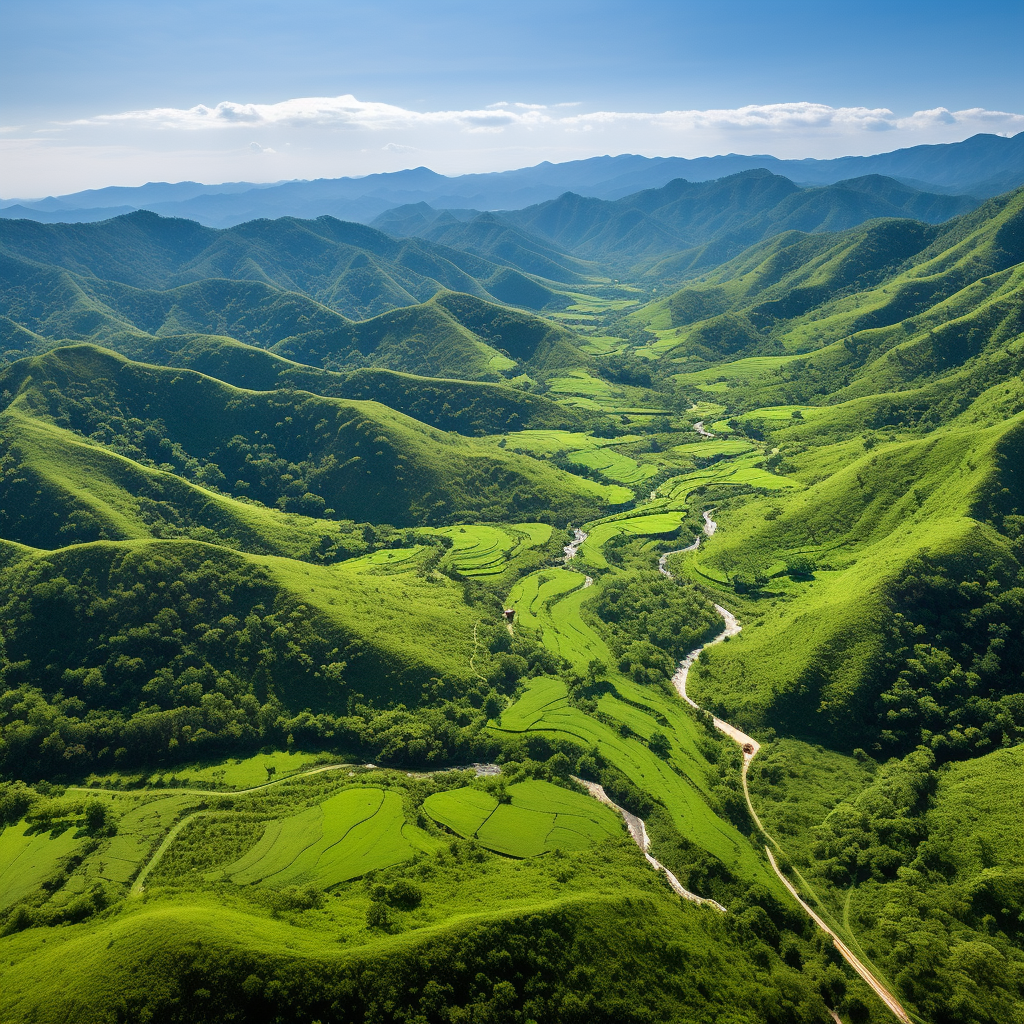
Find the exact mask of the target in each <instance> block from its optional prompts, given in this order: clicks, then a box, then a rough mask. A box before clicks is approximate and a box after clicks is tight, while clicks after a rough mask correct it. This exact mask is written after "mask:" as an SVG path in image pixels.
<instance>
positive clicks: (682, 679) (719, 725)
mask: <svg viewBox="0 0 1024 1024" xmlns="http://www.w3.org/2000/svg"><path fill="white" fill-rule="evenodd" d="M712 511H713V510H712ZM704 524H705V525H704V532H705V534H707V536H709V537H710V536H711V535H712V534H714V532H715V530H717V529H718V524H717V523H716V522H715V521H714V520H713V519H712V518H711V516H710V514H709V513H708V512H705V513H704ZM698 540H699V538H698ZM695 549H696V544H694V545H691V546H690V548H685V549H683V550H695ZM674 553H675V552H670V554H674ZM667 558H668V555H665V556H663V558H662V561H660V562H659V565H658V568H659V569H660V570H661V572H662V573H663V574H664V575H665V576H668V577H669V578H670V579H671V578H672V574H671V573H670V572H669V571H668V569H667V567H666V566H665V564H664V563H665V561H666V560H667ZM715 611H717V612H718V614H719V615H721V616H722V621H723V622H724V624H725V628H724V629H723V630H722V632H721V633H719V634H718V635H717V636H716V637H715V638H714V639H713V640H710V641H708V643H706V644H704V645H703V646H702V647H698V648H697V650H695V651H691V652H690V653H689V654H688V655H687V656H686V657H685V658H684V659H683V660H682V661H681V662H680V663H679V668H678V670H677V671H676V674H675V675H674V676H673V677H672V685H673V686H675V688H676V692H677V693H678V694H679V696H680V697H682V699H683V700H685V701H686V703H687V704H689V705H690V706H691V707H694V708H697V709H698V710H702V709H701V707H700V705H699V704H698V703H697V702H696V701H695V700H694V699H693V698H692V697H690V696H689V695H688V694H687V692H686V678H687V676H688V675H689V672H690V669H691V668H692V666H693V664H694V663H695V662H696V661H697V659H698V658H699V657H700V655H701V652H702V651H703V650H704V649H705V648H707V647H711V646H712V645H714V644H718V643H721V642H722V641H723V640H725V639H726V638H727V637H731V636H736V635H737V634H738V633H739V632H740V630H741V629H742V628H743V627H742V626H740V624H739V622H738V621H737V620H736V616H735V615H733V614H732V612H730V611H729V610H728V609H726V608H723V607H722V606H721V605H719V604H716V605H715ZM714 723H715V728H716V729H719V730H720V731H721V732H724V733H725V734H726V735H727V736H729V737H730V738H731V739H732V740H734V741H735V742H736V743H738V744H739V745H740V748H741V749H742V751H743V796H744V799H745V800H746V802H747V810H748V811H749V812H750V817H751V819H752V820H753V821H754V823H755V824H756V825H757V828H758V830H759V831H760V832H761V834H762V835H763V836H764V837H765V839H767V840H768V842H769V843H771V844H772V845H773V846H774V847H775V849H776V850H778V851H779V852H780V853H781V852H782V848H781V847H780V846H779V844H778V843H777V842H776V841H775V839H774V838H773V837H772V836H771V835H770V834H769V832H768V830H767V829H766V828H765V827H764V825H763V824H762V823H761V819H760V818H759V817H758V816H757V812H756V811H755V810H754V805H753V803H752V802H751V800H750V790H749V788H748V787H747V770H748V769H749V768H750V762H751V761H753V760H754V758H755V757H756V756H757V752H758V751H759V750H760V749H761V745H760V744H759V743H758V742H757V740H755V739H754V738H753V737H751V736H748V735H747V734H746V733H744V732H743V731H741V730H740V729H737V728H736V726H734V725H730V724H729V723H728V722H726V721H723V720H722V719H721V718H715V719H714ZM764 849H765V853H767V854H768V861H769V863H770V864H771V866H772V869H773V870H774V871H775V874H776V875H778V876H779V878H780V879H781V881H782V884H783V885H784V886H785V887H786V889H787V890H788V891H789V893H790V894H791V895H792V897H793V898H794V899H795V900H796V901H797V902H798V903H799V904H800V906H801V907H802V908H803V910H804V911H805V912H806V913H807V914H808V916H809V917H810V918H811V920H812V921H814V923H815V924H816V925H817V926H818V927H819V928H821V929H822V931H824V932H826V933H827V934H828V935H829V936H831V938H832V941H833V942H834V943H835V947H836V949H837V950H838V951H839V953H840V955H841V956H842V957H843V959H844V960H845V961H846V962H847V963H848V964H849V965H850V966H851V967H852V968H853V970H854V971H856V972H857V974H858V975H860V977H861V978H863V979H864V981H865V982H867V984H868V985H869V986H870V987H871V990H872V991H873V992H874V993H875V995H877V996H878V998H879V999H881V1000H882V1002H883V1003H884V1004H885V1005H886V1007H888V1009H889V1010H890V1011H891V1012H892V1014H893V1015H894V1016H895V1017H896V1019H897V1020H899V1021H900V1024H913V1021H912V1020H911V1018H910V1017H909V1015H908V1014H907V1011H906V1010H904V1009H903V1007H902V1006H901V1005H900V1002H899V1000H898V999H897V998H896V997H895V996H894V995H893V994H892V993H891V992H890V991H889V990H888V989H887V988H886V987H885V985H883V984H882V982H881V981H879V980H878V978H877V977H876V976H875V975H874V974H873V973H872V972H871V970H870V969H869V968H868V967H866V966H865V965H864V964H863V963H862V962H861V960H860V959H859V958H858V957H857V956H856V955H855V954H854V952H853V951H852V950H851V949H850V947H849V946H847V945H846V943H844V942H843V940H842V939H840V938H839V936H838V935H837V934H836V933H835V931H833V929H832V928H830V927H829V926H828V925H827V924H826V923H825V922H824V921H823V920H822V919H821V917H820V916H819V915H818V914H816V913H815V912H814V911H813V910H812V909H811V908H810V907H809V906H808V905H807V904H806V903H805V902H804V900H803V899H802V898H801V896H800V893H799V892H797V890H796V887H795V886H794V885H793V883H792V882H791V881H790V880H789V879H788V878H787V877H786V876H785V874H783V872H782V870H781V869H780V868H779V865H778V863H777V862H776V860H775V856H774V855H773V854H772V851H771V849H770V848H769V847H768V846H767V845H766V846H765V848H764ZM833 1019H837V1020H838V1017H836V1015H835V1014H834V1013H833Z"/></svg>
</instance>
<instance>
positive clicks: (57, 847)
mask: <svg viewBox="0 0 1024 1024" xmlns="http://www.w3.org/2000/svg"><path fill="white" fill-rule="evenodd" d="M77 831H78V830H77V829H75V828H67V829H65V830H64V831H62V832H61V833H60V834H59V835H52V834H51V833H49V832H36V831H35V830H34V829H32V828H31V826H29V825H20V826H18V825H16V826H12V827H10V828H5V829H4V830H3V832H0V876H2V877H3V879H4V885H3V888H2V890H0V910H5V909H6V908H7V907H9V906H10V905H11V904H12V903H16V902H17V901H18V900H20V899H22V898H23V897H24V896H27V895H29V894H30V893H32V892H33V891H34V890H36V889H37V888H38V887H39V886H40V885H41V884H42V883H43V882H45V881H47V880H48V879H49V878H50V876H51V875H53V874H54V872H55V871H56V869H57V866H58V864H59V863H60V861H62V860H63V859H64V858H65V857H67V856H69V855H70V854H72V853H74V851H75V849H76V848H77V847H78V846H80V845H81V844H82V837H81V836H79V835H77V834H76V833H77Z"/></svg>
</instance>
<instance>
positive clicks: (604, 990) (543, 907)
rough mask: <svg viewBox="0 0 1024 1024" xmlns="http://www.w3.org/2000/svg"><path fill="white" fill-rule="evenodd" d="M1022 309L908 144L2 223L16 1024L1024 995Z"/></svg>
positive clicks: (1, 428) (953, 1020) (866, 1004)
mask: <svg viewBox="0 0 1024 1024" xmlns="http://www.w3.org/2000/svg"><path fill="white" fill-rule="evenodd" d="M424 207H425V208H424ZM456 214H458V216H456ZM1022 289H1024V190H1022V189H1020V188H1018V189H1016V190H1015V191H1009V192H1002V193H1001V194H995V195H981V194H973V195H971V196H967V195H963V196H960V195H953V194H951V193H948V192H947V193H926V192H924V191H923V190H922V189H921V188H915V187H912V186H910V185H907V184H906V183H905V182H902V181H896V180H894V179H889V178H882V177H881V176H880V175H878V174H871V175H869V177H865V178H858V179H853V180H850V179H847V180H845V181H842V180H841V181H838V182H821V183H819V184H815V185H814V186H813V187H812V186H810V185H806V184H804V185H797V184H795V183H794V182H793V181H791V180H790V179H789V178H784V177H782V176H781V174H777V173H772V172H771V171H769V170H764V169H751V168H745V169H739V173H734V174H732V175H731V177H725V178H719V179H715V180H710V181H697V182H688V181H680V180H678V179H677V180H672V181H669V182H668V183H667V184H666V183H659V184H657V185H655V186H654V187H647V188H645V189H644V190H639V189H638V190H636V191H632V192H627V193H624V194H621V195H608V196H604V197H596V196H581V195H576V194H574V193H567V194H564V195H561V196H560V197H559V198H552V199H545V200H544V201H542V202H540V203H539V204H537V205H534V206H530V207H523V208H521V209H518V210H506V211H500V212H497V213H494V212H491V213H488V212H483V213H478V212H477V211H459V210H454V208H453V210H452V211H449V212H447V213H446V212H445V210H443V209H434V208H433V207H431V206H428V205H427V204H426V203H421V204H419V205H418V206H417V205H416V204H408V205H406V206H399V207H396V208H393V209H390V210H387V211H384V212H381V213H380V214H379V216H377V220H376V221H375V222H374V226H367V225H364V224H356V223H350V222H346V221H341V220H336V219H334V218H333V217H328V216H319V217H317V218H316V219H308V220H302V219H298V218H296V217H291V216H284V217H281V218H279V219H277V220H251V221H246V222H242V223H239V224H237V225H233V226H230V227H225V228H214V227H204V226H201V225H200V224H198V223H196V222H194V221H186V220H176V219H171V218H169V217H162V216H158V215H157V214H156V213H151V212H145V211H136V212H132V213H128V214H126V215H123V216H118V217H115V218H113V219H109V220H100V221H96V222H95V223H75V224H73V223H53V224H49V223H36V222H35V221H30V220H18V219H12V218H4V219H2V220H0V337H2V341H3V344H2V349H0V351H2V355H3V359H2V364H0V827H2V831H0V875H2V878H3V883H2V885H0V992H2V993H3V994H2V995H0V1018H2V1019H3V1020H10V1021H30V1020H47V1021H51V1020H52V1021H76V1022H91V1021H97V1022H100V1021H103V1022H106V1021H119V1020H153V1021H162V1020H168V1021H170V1020H193V1021H206V1020H215V1019H216V1020H221V1021H232V1020H238V1021H248V1020H268V1021H273V1020H282V1021H283V1020H289V1021H305V1022H309V1024H312V1022H314V1021H327V1020H338V1021H349V1020H351V1021H357V1020H358V1021H402V1022H406V1024H426V1022H429V1024H440V1022H462V1021H465V1022H468V1021H478V1022H491V1021H493V1022H502V1024H504V1022H516V1024H529V1022H531V1021H533V1022H543V1021H567V1022H569V1021H581V1020H588V1021H595V1022H608V1024H612V1022H616V1024H618V1022H636V1024H640V1022H649V1021H666V1022H667V1021H701V1022H708V1024H739V1022H741V1021H742V1022H756V1024H828V1022H834V1021H836V1020H838V1021H840V1022H841V1024H867V1022H870V1024H888V1022H891V1021H893V1020H899V1021H901V1022H903V1024H909V1022H914V1024H1024V1016H1022V1011H1021V1007H1022V1006H1024V945H1022V941H1021V939H1022V935H1021V925H1022V921H1024V835H1022V832H1021V820H1022V817H1021V814H1020V808H1021V806H1022V801H1024V791H1022V781H1021V780H1022V778H1024V775H1022V773H1021V767H1022V766H1021V764H1020V761H1021V757H1020V754H1021V751H1022V749H1024V747H1022V745H1021V741H1022V739H1024V674H1022V673H1024V646H1022V640H1021V638H1022V636H1024V489H1022V482H1024V481H1022V476H1021V468H1020V467H1021V440H1022V438H1024V385H1022V384H1021V380H1022V377H1021V370H1022V368H1024V365H1022V359H1024V301H1022V300H1024V292H1022ZM723 623H724V629H723Z"/></svg>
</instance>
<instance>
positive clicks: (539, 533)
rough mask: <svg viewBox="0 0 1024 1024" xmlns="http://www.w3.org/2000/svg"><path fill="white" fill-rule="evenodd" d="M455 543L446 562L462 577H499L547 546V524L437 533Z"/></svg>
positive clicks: (451, 528)
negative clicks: (534, 550) (532, 551)
mask: <svg viewBox="0 0 1024 1024" xmlns="http://www.w3.org/2000/svg"><path fill="white" fill-rule="evenodd" d="M436 532H437V533H439V534H441V535H442V536H445V537H448V538H449V539H450V540H451V541H452V549H451V551H450V553H449V554H448V555H447V556H446V557H445V559H444V562H445V564H447V565H450V566H451V567H452V568H453V569H454V570H455V571H456V572H457V573H458V574H459V575H460V576H466V577H470V578H472V577H475V576H500V575H501V573H502V572H504V571H505V569H506V568H507V567H508V566H509V564H510V563H511V562H512V561H513V560H514V559H515V558H516V557H517V556H518V555H520V554H522V553H524V552H526V551H529V550H530V549H531V548H537V547H540V546H542V545H543V544H546V543H547V541H548V540H549V538H550V537H551V526H550V524H548V523H517V524H515V525H512V526H507V527H504V528H498V527H495V526H474V525H467V526H449V527H445V528H442V529H440V530H437V531H436Z"/></svg>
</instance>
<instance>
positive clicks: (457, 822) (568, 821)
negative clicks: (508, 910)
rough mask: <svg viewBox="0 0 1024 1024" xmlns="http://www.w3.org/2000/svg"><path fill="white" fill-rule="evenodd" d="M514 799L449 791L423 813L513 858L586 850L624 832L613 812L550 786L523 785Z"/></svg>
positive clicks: (432, 800) (513, 794)
mask: <svg viewBox="0 0 1024 1024" xmlns="http://www.w3.org/2000/svg"><path fill="white" fill-rule="evenodd" d="M508 795H509V797H510V798H511V802H510V803H499V802H498V800H497V799H496V798H495V797H493V796H491V795H490V794H489V793H484V792H482V791H480V790H477V789H456V790H449V791H448V792H445V793H436V794H434V795H433V796H431V797H428V798H427V800H426V801H425V802H424V804H423V809H424V810H425V811H426V812H427V814H429V815H430V816H431V818H433V819H434V820H435V821H436V822H438V823H440V824H442V825H444V826H445V827H447V828H450V829H451V830H452V831H453V832H456V833H458V834H459V835H461V836H463V837H465V838H470V837H471V838H474V839H476V840H478V842H479V843H480V844H481V845H482V846H486V847H487V848H488V849H489V850H494V851H495V852H497V853H504V854H507V855H508V856H510V857H537V856H539V855H541V854H543V853H548V852H549V851H551V850H556V849H562V850H582V849H586V848H587V847H588V846H592V845H593V844H594V843H598V842H601V841H602V840H604V839H607V838H609V837H611V836H616V835H620V834H621V833H622V825H621V823H620V821H619V819H618V818H617V817H616V816H615V815H614V814H613V813H612V812H611V811H609V810H608V808H606V807H604V806H603V805H601V804H599V803H597V802H596V801H594V800H592V799H591V798H590V797H588V796H583V795H581V794H579V793H574V792H571V791H570V790H567V789H562V788H561V787H559V786H554V785H552V784H551V783H550V782H543V781H540V780H536V779H534V780H530V781H528V782H520V783H517V784H516V785H514V786H510V787H509V788H508Z"/></svg>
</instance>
